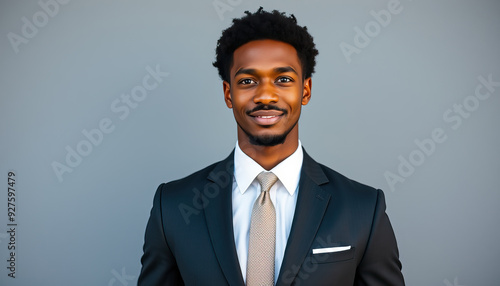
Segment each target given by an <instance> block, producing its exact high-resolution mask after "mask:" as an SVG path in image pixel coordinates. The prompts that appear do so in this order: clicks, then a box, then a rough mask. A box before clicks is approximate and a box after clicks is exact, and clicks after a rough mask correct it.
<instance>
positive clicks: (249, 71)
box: [234, 66, 299, 77]
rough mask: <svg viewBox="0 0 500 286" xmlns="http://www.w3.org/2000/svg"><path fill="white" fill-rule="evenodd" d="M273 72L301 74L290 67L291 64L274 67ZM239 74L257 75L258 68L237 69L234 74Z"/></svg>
mask: <svg viewBox="0 0 500 286" xmlns="http://www.w3.org/2000/svg"><path fill="white" fill-rule="evenodd" d="M273 72H274V73H287V72H292V73H294V74H296V75H297V76H298V75H299V74H298V73H297V71H296V70H295V69H294V68H292V67H290V66H287V67H277V68H274V69H273ZM239 74H250V75H256V74H257V70H256V69H239V70H237V71H236V73H235V74H234V76H235V77H236V76H237V75H239Z"/></svg>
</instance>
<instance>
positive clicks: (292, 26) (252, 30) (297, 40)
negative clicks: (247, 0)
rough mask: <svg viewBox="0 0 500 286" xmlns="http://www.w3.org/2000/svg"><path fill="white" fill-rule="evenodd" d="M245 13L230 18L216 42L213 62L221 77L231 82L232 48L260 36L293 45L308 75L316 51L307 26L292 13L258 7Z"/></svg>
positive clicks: (258, 38) (312, 66)
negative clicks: (230, 21) (299, 23)
mask: <svg viewBox="0 0 500 286" xmlns="http://www.w3.org/2000/svg"><path fill="white" fill-rule="evenodd" d="M245 14H246V15H245V16H243V17H241V18H239V19H233V24H232V26H230V27H229V28H227V29H226V30H224V31H223V32H222V36H221V37H220V39H219V40H218V41H217V47H216V49H215V53H216V59H215V62H213V65H214V67H216V68H217V69H218V71H219V76H220V77H221V79H222V80H224V81H227V82H230V80H229V70H230V68H231V64H232V63H233V53H234V51H235V50H236V49H237V48H239V47H240V46H242V45H244V44H246V43H248V42H251V41H254V40H263V39H270V40H276V41H280V42H285V43H287V44H290V45H292V46H293V47H294V48H295V50H296V51H297V56H298V57H299V59H300V62H301V65H302V70H303V74H304V79H305V78H309V77H311V75H312V74H313V73H314V66H315V65H316V60H315V57H316V55H318V50H317V49H316V47H315V44H314V42H313V37H312V36H311V35H310V34H309V32H308V31H307V27H305V26H304V27H301V26H299V25H297V19H296V18H295V16H294V15H293V14H291V15H290V16H286V15H285V13H282V12H279V11H277V10H273V11H272V12H267V11H263V8H262V7H260V8H259V10H257V12H255V13H250V12H248V11H245Z"/></svg>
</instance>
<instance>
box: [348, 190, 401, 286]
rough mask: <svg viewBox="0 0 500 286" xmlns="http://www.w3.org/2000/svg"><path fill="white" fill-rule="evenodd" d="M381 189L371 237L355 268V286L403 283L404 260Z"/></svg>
mask: <svg viewBox="0 0 500 286" xmlns="http://www.w3.org/2000/svg"><path fill="white" fill-rule="evenodd" d="M377 191H378V196H377V204H376V207H375V212H374V217H373V223H372V227H371V233H370V238H369V240H368V244H367V246H366V249H365V253H364V254H363V258H362V260H361V262H360V264H359V265H358V268H357V270H356V278H355V282H354V286H379V285H380V286H402V285H405V283H404V278H403V274H402V273H401V262H400V260H399V251H398V246H397V243H396V237H395V235H394V231H393V229H392V226H391V223H390V221H389V217H388V216H387V214H386V213H385V208H386V206H385V198H384V193H383V192H382V191H381V190H377Z"/></svg>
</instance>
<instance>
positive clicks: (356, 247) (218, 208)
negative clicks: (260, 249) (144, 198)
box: [138, 151, 404, 286]
mask: <svg viewBox="0 0 500 286" xmlns="http://www.w3.org/2000/svg"><path fill="white" fill-rule="evenodd" d="M233 153H234V152H233ZM233 153H232V154H231V155H230V156H229V157H227V158H226V159H225V160H223V161H220V162H218V163H215V164H213V165H211V166H209V167H206V168H205V169H203V170H200V171H198V172H196V173H194V174H192V175H190V176H188V177H186V178H183V179H180V180H177V181H172V182H170V183H167V184H161V185H160V186H159V187H158V190H157V191H156V194H155V197H154V201H153V208H152V210H151V216H150V218H149V222H148V224H147V227H146V235H145V242H144V255H143V257H142V259H141V262H142V269H141V274H140V276H139V280H138V285H139V286H156V285H196V286H199V285H217V286H219V285H220V286H222V285H239V286H243V285H244V282H243V277H242V274H241V271H240V264H239V262H238V256H237V254H236V247H235V243H234V235H233V221H232V206H231V204H232V183H233V166H234V165H233V164H234V158H233ZM337 246H351V249H349V250H347V251H340V252H333V253H320V254H313V251H312V250H313V249H317V248H330V247H337ZM277 275H279V276H278V281H277V284H276V285H280V286H282V285H283V286H284V285H313V286H319V285H336V286H348V285H349V286H352V285H356V286H361V285H370V286H392V285H394V286H399V285H404V280H403V275H402V273H401V263H400V260H399V254H398V248H397V244H396V239H395V236H394V232H393V229H392V227H391V224H390V222H389V218H388V217H387V215H386V213H385V199H384V194H383V192H382V191H381V190H377V189H374V188H372V187H369V186H366V185H363V184H360V183H358V182H355V181H353V180H350V179H348V178H346V177H344V176H342V175H341V174H339V173H337V172H335V171H333V170H331V169H330V168H328V167H325V166H323V165H321V164H318V163H317V162H315V161H314V160H313V159H312V158H311V157H310V156H309V155H307V153H306V152H305V151H304V161H303V166H302V171H301V177H300V183H299V193H298V198H297V205H296V210H295V215H294V218H293V224H292V228H291V231H290V236H289V238H288V242H287V246H286V250H285V256H284V258H283V262H282V266H281V271H280V273H279V274H277Z"/></svg>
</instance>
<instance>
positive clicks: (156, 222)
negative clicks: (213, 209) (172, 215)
mask: <svg viewBox="0 0 500 286" xmlns="http://www.w3.org/2000/svg"><path fill="white" fill-rule="evenodd" d="M164 186H165V185H164V184H161V185H160V186H159V187H158V189H157V190H156V194H155V197H154V200H153V208H152V209H151V215H150V217H149V221H148V224H147V227H146V234H145V237H144V247H143V250H144V254H143V255H142V258H141V263H142V269H141V274H140V275H139V279H138V282H137V285H138V286H159V285H184V282H183V281H182V278H181V275H180V273H179V269H178V267H177V264H176V261H175V257H174V256H173V254H172V252H171V251H170V248H169V246H168V243H167V241H166V239H165V234H164V231H163V217H162V189H163V187H164Z"/></svg>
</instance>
